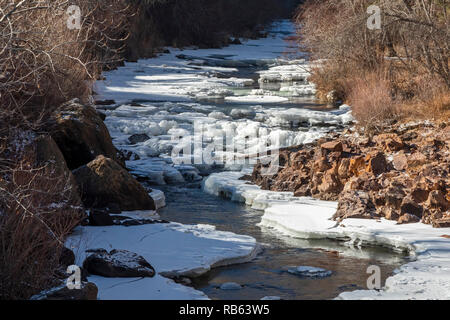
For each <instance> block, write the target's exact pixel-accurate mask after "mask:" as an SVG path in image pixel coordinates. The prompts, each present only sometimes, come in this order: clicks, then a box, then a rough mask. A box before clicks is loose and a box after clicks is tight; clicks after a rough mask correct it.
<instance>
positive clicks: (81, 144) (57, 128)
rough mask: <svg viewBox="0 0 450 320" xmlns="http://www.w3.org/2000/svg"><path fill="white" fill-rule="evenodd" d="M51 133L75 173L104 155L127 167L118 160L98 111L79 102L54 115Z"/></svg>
mask: <svg viewBox="0 0 450 320" xmlns="http://www.w3.org/2000/svg"><path fill="white" fill-rule="evenodd" d="M49 131H50V132H51V135H52V137H53V139H54V140H55V141H56V143H57V144H58V146H59V148H60V149H61V151H62V153H63V155H64V157H65V159H66V161H67V165H68V167H69V168H70V169H71V170H73V169H76V168H79V167H80V166H82V165H85V164H87V163H88V162H90V161H92V160H94V159H95V158H96V157H97V156H99V155H104V156H106V157H108V158H111V159H113V160H115V161H117V162H118V163H119V164H121V165H122V166H124V163H123V161H121V160H120V159H119V158H118V155H117V150H116V148H115V147H114V145H113V143H112V139H111V136H110V135H109V131H108V129H107V128H106V126H105V124H104V123H103V120H102V118H101V117H100V116H99V114H98V113H97V111H96V110H95V108H93V107H91V106H86V105H83V104H81V103H80V101H79V100H78V99H74V100H72V101H69V102H67V103H65V104H63V105H61V107H59V108H58V109H57V110H56V111H55V112H54V114H53V115H52V118H51V121H50V125H49Z"/></svg>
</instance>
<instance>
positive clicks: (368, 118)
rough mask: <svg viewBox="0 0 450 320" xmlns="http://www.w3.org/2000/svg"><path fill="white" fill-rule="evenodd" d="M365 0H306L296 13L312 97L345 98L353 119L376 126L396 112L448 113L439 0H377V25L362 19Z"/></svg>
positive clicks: (444, 13)
mask: <svg viewBox="0 0 450 320" xmlns="http://www.w3.org/2000/svg"><path fill="white" fill-rule="evenodd" d="M370 4H373V1H368V0H356V1H355V0H326V1H319V0H307V1H306V2H305V3H304V4H303V5H301V6H300V9H299V11H298V14H297V18H296V19H297V22H298V24H299V25H301V28H299V36H300V40H301V44H302V46H304V47H306V48H308V49H309V50H310V53H311V56H312V58H313V59H324V61H325V62H324V63H323V65H322V67H321V68H317V69H315V70H313V75H312V77H311V81H313V82H314V83H316V84H317V88H318V98H320V99H321V100H325V97H326V95H327V93H328V92H330V91H333V90H334V91H336V92H337V93H338V95H339V98H341V99H343V100H344V101H346V102H347V103H349V104H351V105H352V106H353V113H354V116H355V118H356V119H357V120H358V121H359V123H360V124H361V125H362V126H364V127H366V129H368V130H367V131H368V132H371V131H373V130H382V128H383V126H385V125H389V124H390V123H391V122H392V121H393V120H399V119H411V118H412V119H417V118H423V119H430V118H433V119H443V120H446V118H447V119H448V115H449V112H448V108H449V106H448V105H449V95H450V94H449V92H450V61H449V59H450V33H449V31H450V29H449V28H448V25H449V15H448V4H446V1H434V0H420V1H419V0H411V1H400V0H394V1H379V2H378V1H377V3H376V4H377V5H379V6H380V7H381V11H382V14H383V16H382V28H381V30H377V31H373V30H369V29H368V28H367V27H366V22H367V18H368V15H367V13H366V8H367V7H368V6H369V5H370Z"/></svg>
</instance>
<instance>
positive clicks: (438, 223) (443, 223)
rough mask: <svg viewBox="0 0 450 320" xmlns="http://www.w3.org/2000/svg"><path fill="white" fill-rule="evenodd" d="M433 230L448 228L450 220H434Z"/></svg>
mask: <svg viewBox="0 0 450 320" xmlns="http://www.w3.org/2000/svg"><path fill="white" fill-rule="evenodd" d="M433 228H450V218H446V219H439V220H434V221H433Z"/></svg>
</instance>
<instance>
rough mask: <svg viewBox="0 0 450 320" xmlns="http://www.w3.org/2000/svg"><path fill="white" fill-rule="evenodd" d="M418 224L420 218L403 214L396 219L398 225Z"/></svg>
mask: <svg viewBox="0 0 450 320" xmlns="http://www.w3.org/2000/svg"><path fill="white" fill-rule="evenodd" d="M417 222H420V218H419V217H417V216H416V215H413V214H409V213H405V214H404V215H402V216H401V217H400V218H399V219H398V224H408V223H417Z"/></svg>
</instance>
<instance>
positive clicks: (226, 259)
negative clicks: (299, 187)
mask: <svg viewBox="0 0 450 320" xmlns="http://www.w3.org/2000/svg"><path fill="white" fill-rule="evenodd" d="M66 245H67V246H68V247H69V248H71V249H72V250H73V251H74V252H75V255H76V264H78V265H80V266H81V265H82V264H83V261H84V259H85V258H86V256H87V253H86V252H85V251H86V250H88V249H96V248H104V249H106V250H108V251H109V250H112V249H122V250H128V251H132V252H135V253H137V254H139V255H141V256H143V257H144V258H145V259H146V260H147V261H149V262H150V264H151V265H152V266H153V267H154V268H155V270H156V272H157V275H156V276H155V277H154V278H139V279H124V278H103V277H99V276H90V277H89V278H88V280H89V281H91V282H94V283H95V284H96V285H97V286H98V288H99V299H101V300H114V299H121V300H122V299H134V300H136V299H138V300H163V299H170V300H183V299H207V296H206V295H204V294H203V293H201V292H199V291H196V290H194V289H192V288H189V287H185V286H182V285H179V284H176V283H175V282H173V281H172V280H170V279H167V278H164V277H163V276H166V277H174V276H187V277H196V276H199V275H201V274H204V273H205V272H208V271H209V270H210V269H211V268H214V267H219V266H224V265H229V264H235V263H243V262H247V261H250V260H252V259H253V258H254V257H255V256H256V254H257V252H258V250H259V248H258V245H257V243H256V240H255V239H254V238H252V237H249V236H240V235H236V234H233V233H230V232H222V231H216V230H215V228H214V227H213V226H206V225H193V226H187V225H181V224H177V223H170V224H151V225H143V226H135V227H122V226H111V227H78V228H77V229H76V231H75V233H74V234H73V235H72V236H71V237H70V238H69V239H68V240H67V243H66Z"/></svg>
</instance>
